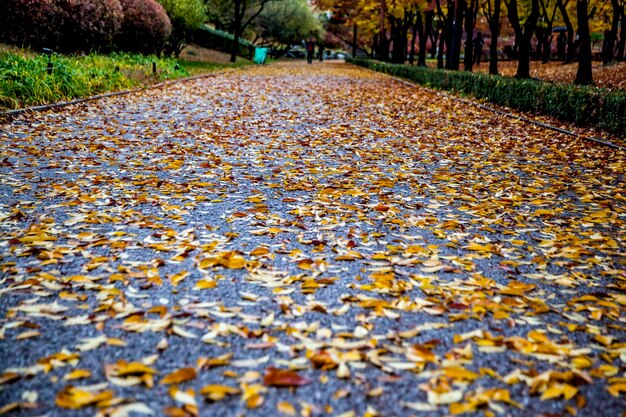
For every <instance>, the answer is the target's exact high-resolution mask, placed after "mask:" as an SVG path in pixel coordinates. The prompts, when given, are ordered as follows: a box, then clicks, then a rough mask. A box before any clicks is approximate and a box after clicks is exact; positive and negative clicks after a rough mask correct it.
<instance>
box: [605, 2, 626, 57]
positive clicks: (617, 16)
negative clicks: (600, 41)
mask: <svg viewBox="0 0 626 417" xmlns="http://www.w3.org/2000/svg"><path fill="white" fill-rule="evenodd" d="M611 10H612V16H611V28H610V29H609V30H607V31H606V32H605V34H606V35H605V40H604V53H603V56H602V62H603V63H604V64H608V63H609V62H611V61H612V60H613V57H614V56H615V55H616V54H615V44H616V41H617V31H618V29H619V26H620V21H621V25H622V39H623V38H624V32H625V31H626V28H625V27H624V26H625V25H626V21H625V19H624V0H611ZM618 49H619V48H618Z"/></svg>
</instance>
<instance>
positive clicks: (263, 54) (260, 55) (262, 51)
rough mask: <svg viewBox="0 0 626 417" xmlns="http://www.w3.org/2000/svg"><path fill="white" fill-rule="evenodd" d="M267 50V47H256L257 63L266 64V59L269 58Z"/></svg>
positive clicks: (255, 61)
mask: <svg viewBox="0 0 626 417" xmlns="http://www.w3.org/2000/svg"><path fill="white" fill-rule="evenodd" d="M267 50H268V49H267V48H256V49H255V50H254V63H255V64H265V60H266V59H267Z"/></svg>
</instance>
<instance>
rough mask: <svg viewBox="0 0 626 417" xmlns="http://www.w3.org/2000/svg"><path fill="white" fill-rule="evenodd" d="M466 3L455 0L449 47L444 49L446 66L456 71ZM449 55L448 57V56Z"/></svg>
mask: <svg viewBox="0 0 626 417" xmlns="http://www.w3.org/2000/svg"><path fill="white" fill-rule="evenodd" d="M466 7H467V3H465V0H455V4H454V12H453V19H452V28H451V31H450V35H449V36H450V37H451V39H450V49H449V50H447V51H446V57H447V58H448V59H447V60H446V61H447V62H446V68H448V69H451V70H455V71H457V70H458V69H459V65H460V63H461V42H462V40H463V17H464V15H465V8H466ZM448 55H449V57H448Z"/></svg>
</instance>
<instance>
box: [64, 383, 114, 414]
mask: <svg viewBox="0 0 626 417" xmlns="http://www.w3.org/2000/svg"><path fill="white" fill-rule="evenodd" d="M112 398H113V392H112V391H104V392H100V393H92V392H89V391H85V390H82V389H80V388H75V387H72V386H68V387H66V388H65V389H64V390H63V391H61V392H60V393H58V394H57V396H56V398H55V402H56V405H58V406H59V407H63V408H70V409H78V408H83V407H87V406H89V405H92V404H96V403H99V402H101V401H108V400H111V399H112Z"/></svg>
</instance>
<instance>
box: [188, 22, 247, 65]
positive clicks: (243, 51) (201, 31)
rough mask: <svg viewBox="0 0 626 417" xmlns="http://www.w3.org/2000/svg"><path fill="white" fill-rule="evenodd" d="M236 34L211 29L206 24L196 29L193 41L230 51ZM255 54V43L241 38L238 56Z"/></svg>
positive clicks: (208, 46)
mask: <svg viewBox="0 0 626 417" xmlns="http://www.w3.org/2000/svg"><path fill="white" fill-rule="evenodd" d="M234 39H235V38H234V36H233V35H231V34H230V33H226V32H222V31H221V30H215V29H210V28H208V27H206V26H203V27H201V28H198V29H196V31H195V32H194V33H193V42H194V43H196V44H198V45H200V46H203V47H205V48H209V49H217V50H218V51H222V52H226V53H230V50H231V45H232V44H233V42H234ZM253 55H254V45H252V43H250V42H248V41H247V40H245V39H241V38H240V39H239V49H238V52H237V56H240V57H244V58H251V57H252V56H253Z"/></svg>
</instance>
